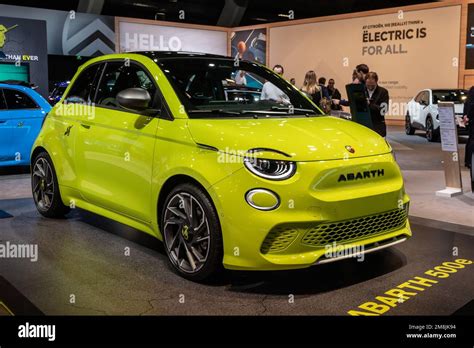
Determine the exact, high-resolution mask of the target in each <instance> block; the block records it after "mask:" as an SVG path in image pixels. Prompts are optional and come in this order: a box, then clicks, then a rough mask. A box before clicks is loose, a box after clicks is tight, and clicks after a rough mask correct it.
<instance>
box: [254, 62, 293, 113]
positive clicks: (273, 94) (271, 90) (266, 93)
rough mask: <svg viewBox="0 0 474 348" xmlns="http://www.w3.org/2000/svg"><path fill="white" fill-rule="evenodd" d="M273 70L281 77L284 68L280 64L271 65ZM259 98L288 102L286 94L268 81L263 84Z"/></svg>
mask: <svg viewBox="0 0 474 348" xmlns="http://www.w3.org/2000/svg"><path fill="white" fill-rule="evenodd" d="M273 72H274V73H276V74H278V75H280V76H281V77H283V74H284V73H285V69H283V66H281V65H280V64H277V65H275V66H274V67H273ZM260 100H273V101H275V102H277V103H284V104H289V99H288V96H287V95H286V94H285V93H284V92H283V91H282V90H281V89H279V88H278V87H277V86H275V85H274V84H273V83H271V82H270V81H267V82H265V83H264V84H263V87H262V94H261V96H260Z"/></svg>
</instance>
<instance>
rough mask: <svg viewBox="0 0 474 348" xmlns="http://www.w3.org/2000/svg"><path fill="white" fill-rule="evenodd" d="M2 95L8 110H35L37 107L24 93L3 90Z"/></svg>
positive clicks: (7, 89)
mask: <svg viewBox="0 0 474 348" xmlns="http://www.w3.org/2000/svg"><path fill="white" fill-rule="evenodd" d="M3 95H4V96H5V100H6V102H7V108H8V109H10V110H18V109H37V108H38V105H36V103H35V102H34V101H33V100H32V99H31V98H30V97H29V96H28V95H26V94H25V93H23V92H21V91H17V90H14V89H9V88H4V89H3Z"/></svg>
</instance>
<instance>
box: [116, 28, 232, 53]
mask: <svg viewBox="0 0 474 348" xmlns="http://www.w3.org/2000/svg"><path fill="white" fill-rule="evenodd" d="M118 31H119V35H120V47H119V51H120V52H130V51H189V52H200V53H211V54H220V55H227V31H221V30H207V29H197V28H186V27H175V26H167V25H158V24H157V25H155V24H145V23H136V22H127V21H122V20H120V21H119V25H118Z"/></svg>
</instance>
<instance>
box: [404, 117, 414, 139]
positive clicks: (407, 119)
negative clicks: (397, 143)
mask: <svg viewBox="0 0 474 348" xmlns="http://www.w3.org/2000/svg"><path fill="white" fill-rule="evenodd" d="M415 131H416V129H415V128H413V126H412V125H411V120H410V115H409V114H407V115H406V116H405V133H406V134H407V135H413V134H415Z"/></svg>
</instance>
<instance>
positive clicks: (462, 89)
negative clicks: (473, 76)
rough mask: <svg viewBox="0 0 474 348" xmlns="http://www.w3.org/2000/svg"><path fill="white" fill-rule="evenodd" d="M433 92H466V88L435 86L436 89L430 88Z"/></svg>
mask: <svg viewBox="0 0 474 348" xmlns="http://www.w3.org/2000/svg"><path fill="white" fill-rule="evenodd" d="M432 91H433V92H446V91H453V92H454V91H465V92H467V90H466V89H464V88H436V89H432Z"/></svg>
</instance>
